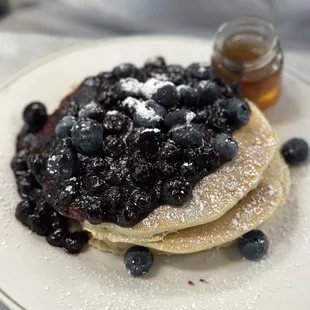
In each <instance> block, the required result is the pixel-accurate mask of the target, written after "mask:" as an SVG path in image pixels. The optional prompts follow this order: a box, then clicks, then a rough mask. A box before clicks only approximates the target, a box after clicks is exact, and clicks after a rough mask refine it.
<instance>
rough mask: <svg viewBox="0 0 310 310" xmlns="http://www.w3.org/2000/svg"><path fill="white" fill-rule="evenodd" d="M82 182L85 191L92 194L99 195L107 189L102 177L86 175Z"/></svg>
mask: <svg viewBox="0 0 310 310" xmlns="http://www.w3.org/2000/svg"><path fill="white" fill-rule="evenodd" d="M83 182H84V184H85V187H86V189H87V191H88V192H89V193H92V194H101V193H103V192H104V190H106V189H107V188H108V185H107V183H106V181H105V180H104V177H103V175H86V176H84V178H83Z"/></svg>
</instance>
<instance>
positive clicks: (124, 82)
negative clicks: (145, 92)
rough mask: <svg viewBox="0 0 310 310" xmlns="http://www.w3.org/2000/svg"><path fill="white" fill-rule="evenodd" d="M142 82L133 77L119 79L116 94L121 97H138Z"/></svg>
mask: <svg viewBox="0 0 310 310" xmlns="http://www.w3.org/2000/svg"><path fill="white" fill-rule="evenodd" d="M141 87H142V84H141V83H140V82H139V81H138V80H137V79H134V78H126V79H121V80H120V81H119V82H118V95H119V97H120V98H121V99H125V98H126V97H139V95H140V92H141Z"/></svg>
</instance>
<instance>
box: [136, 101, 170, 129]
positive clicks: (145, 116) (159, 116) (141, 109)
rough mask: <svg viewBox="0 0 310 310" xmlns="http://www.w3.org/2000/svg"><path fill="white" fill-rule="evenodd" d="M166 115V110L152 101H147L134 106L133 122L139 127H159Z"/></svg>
mask: <svg viewBox="0 0 310 310" xmlns="http://www.w3.org/2000/svg"><path fill="white" fill-rule="evenodd" d="M166 114H167V112H166V109H165V108H164V107H163V106H161V105H160V104H158V103H156V102H155V101H154V100H147V101H145V102H141V103H140V104H138V105H137V106H136V110H135V112H134V115H133V122H134V123H135V125H136V126H141V127H149V128H154V127H159V126H160V125H161V123H162V122H163V119H164V117H165V115H166Z"/></svg>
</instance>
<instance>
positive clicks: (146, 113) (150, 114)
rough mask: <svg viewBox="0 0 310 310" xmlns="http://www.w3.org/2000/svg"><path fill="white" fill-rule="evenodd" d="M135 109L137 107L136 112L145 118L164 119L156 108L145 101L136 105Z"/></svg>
mask: <svg viewBox="0 0 310 310" xmlns="http://www.w3.org/2000/svg"><path fill="white" fill-rule="evenodd" d="M135 109H136V113H137V114H138V115H139V116H140V117H142V118H144V119H148V120H156V121H157V120H161V119H162V117H161V116H160V115H158V114H157V113H156V112H155V110H154V109H152V108H151V107H149V106H147V105H146V102H145V101H144V102H139V103H138V104H137V105H136V106H135Z"/></svg>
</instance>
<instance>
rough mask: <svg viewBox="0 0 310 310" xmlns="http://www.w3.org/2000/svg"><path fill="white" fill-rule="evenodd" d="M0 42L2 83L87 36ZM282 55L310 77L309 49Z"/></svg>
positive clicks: (3, 38) (0, 308)
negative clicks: (23, 69)
mask: <svg viewBox="0 0 310 310" xmlns="http://www.w3.org/2000/svg"><path fill="white" fill-rule="evenodd" d="M0 42H1V49H0V68H1V70H0V84H1V83H2V82H4V81H5V80H7V79H8V77H10V76H11V75H13V74H15V73H16V72H18V71H19V70H21V69H22V68H24V67H26V66H28V65H30V64H32V63H33V62H34V61H36V60H38V59H39V58H41V57H44V56H47V55H48V54H51V53H54V52H56V51H60V50H62V49H64V48H67V47H70V46H73V45H77V44H80V43H82V42H86V40H80V39H79V40H78V39H73V38H63V37H62V38H60V37H50V36H45V35H34V34H17V33H0ZM285 56H286V65H288V66H290V67H292V68H294V69H296V70H297V71H299V72H300V73H302V74H303V75H304V76H305V77H307V78H309V80H310V61H309V60H310V53H307V52H304V51H303V52H301V51H298V50H288V51H286V53H285ZM0 310H8V308H7V307H5V306H4V305H2V304H1V303H0ZM27 310H31V309H27ZM55 310H57V309H55Z"/></svg>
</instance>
